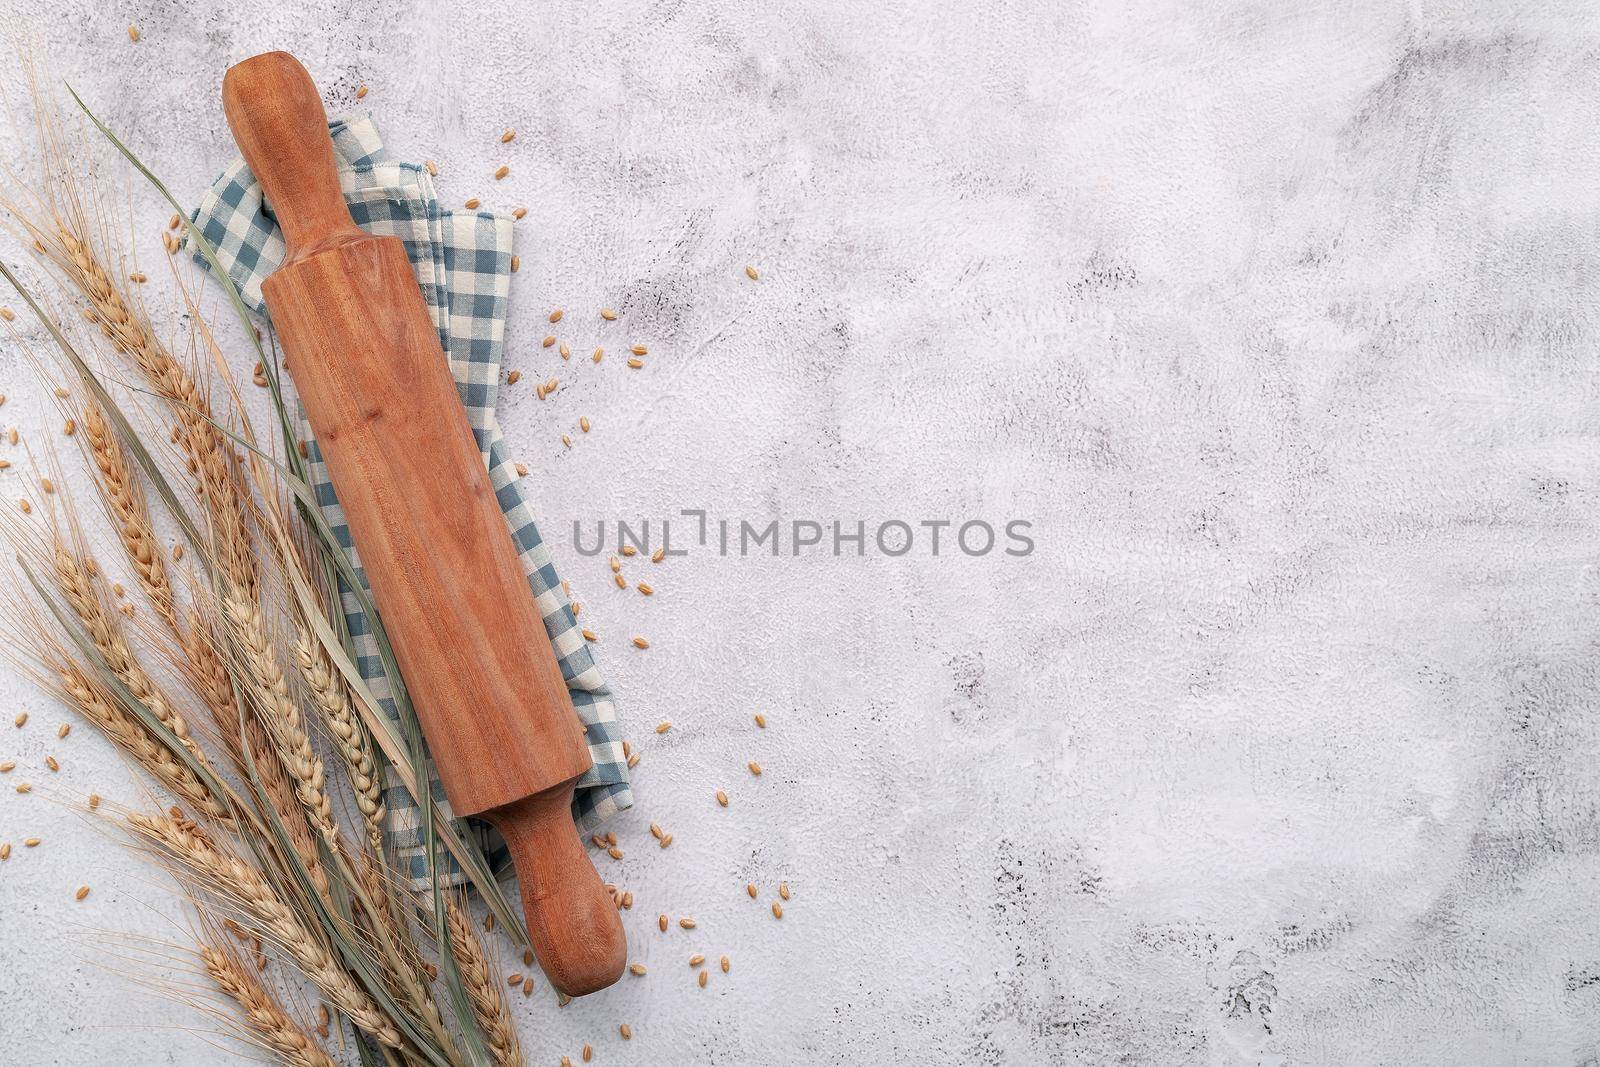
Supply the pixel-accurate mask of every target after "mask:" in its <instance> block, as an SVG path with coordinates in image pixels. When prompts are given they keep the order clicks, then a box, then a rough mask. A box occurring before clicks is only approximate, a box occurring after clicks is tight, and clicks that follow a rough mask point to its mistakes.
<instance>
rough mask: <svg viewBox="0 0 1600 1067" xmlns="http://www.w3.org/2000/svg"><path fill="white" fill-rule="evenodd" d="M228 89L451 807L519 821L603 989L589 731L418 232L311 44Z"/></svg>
mask: <svg viewBox="0 0 1600 1067" xmlns="http://www.w3.org/2000/svg"><path fill="white" fill-rule="evenodd" d="M222 103H223V108H224V110H225V111H226V112H227V116H228V125H229V126H230V127H232V129H233V136H234V139H235V140H236V141H238V143H239V149H240V151H242V152H243V153H244V158H245V162H247V163H249V164H250V169H251V170H252V171H254V172H255V175H256V177H257V178H258V179H260V181H261V187H262V191H263V192H264V193H265V195H266V199H267V203H268V204H269V205H271V208H272V210H273V213H274V214H275V215H276V217H277V220H278V225H279V226H280V227H282V229H283V237H284V241H285V242H286V243H287V244H288V254H287V256H286V257H285V259H284V261H283V265H282V266H280V267H279V268H278V270H277V271H276V272H275V273H274V274H273V275H272V276H271V277H269V278H268V279H267V280H266V284H265V285H263V286H262V290H263V292H264V293H265V295H266V300H267V308H268V310H269V311H270V312H271V313H272V322H273V325H274V326H275V327H276V328H277V330H278V334H279V336H280V337H281V338H282V339H283V346H284V349H285V351H286V353H287V355H288V357H289V359H288V363H289V368H290V374H291V376H292V377H293V378H294V383H295V386H296V388H297V389H298V390H299V393H300V399H301V400H302V401H303V402H304V404H305V407H306V411H307V413H308V414H309V416H310V419H311V427H312V430H313V431H314V432H315V434H316V438H317V444H318V445H319V446H320V447H321V449H322V454H323V455H324V456H325V457H326V458H327V462H328V470H329V472H330V473H331V475H332V477H333V486H334V490H335V492H337V493H338V496H339V503H340V504H341V505H343V507H344V511H345V515H346V516H347V517H348V518H349V522H350V530H351V533H352V534H353V535H354V537H355V543H356V549H357V550H358V551H359V552H360V553H361V562H362V563H363V564H364V565H365V567H366V571H367V577H368V579H369V581H370V582H371V584H372V596H373V599H374V601H375V602H376V603H377V607H378V611H379V613H380V614H381V615H382V617H383V623H384V625H385V627H387V629H388V632H389V636H390V639H391V641H392V643H393V645H394V650H395V656H396V658H397V659H398V660H399V662H400V670H401V673H402V674H403V675H404V676H405V683H406V686H407V688H408V689H409V690H410V693H411V696H412V699H413V702H414V703H415V705H416V709H417V714H418V717H419V718H420V719H421V721H422V729H423V733H424V734H426V735H427V739H428V744H429V746H430V747H431V748H432V750H433V756H434V759H435V760H436V761H437V763H438V765H439V776H440V778H442V779H443V781H444V787H445V792H446V793H447V794H448V796H449V798H450V806H451V807H452V808H453V809H454V810H455V813H456V814H457V815H476V816H478V817H480V818H483V819H487V820H488V821H489V822H491V823H493V824H494V825H495V826H496V827H497V828H498V829H499V830H500V832H501V833H502V834H503V835H505V839H506V842H507V843H508V844H509V845H510V847H511V856H512V859H513V861H514V862H515V863H516V868H517V877H518V880H519V882H520V883H521V886H522V903H523V908H524V909H525V910H526V912H527V917H528V931H529V933H530V934H531V935H532V938H533V948H534V952H535V953H536V954H537V955H538V957H539V962H540V964H541V965H542V966H543V968H544V970H545V973H546V974H548V975H549V977H550V981H551V984H552V985H554V986H555V987H556V988H557V989H558V990H560V991H561V992H563V993H566V994H568V995H569V996H578V995H580V994H583V993H590V992H593V991H594V990H596V989H601V988H603V987H605V986H607V985H610V984H611V983H612V982H614V981H616V980H617V978H618V977H619V976H620V975H621V974H622V968H623V964H624V963H625V962H626V956H627V944H626V942H625V940H624V938H623V933H622V923H621V921H620V920H619V918H618V916H617V909H616V905H615V904H614V903H613V901H612V899H611V897H610V896H609V895H608V894H607V893H606V891H605V887H604V886H603V885H602V884H601V881H600V876H599V874H598V873H596V871H595V869H594V865H593V864H592V863H590V861H589V858H588V856H587V855H586V854H585V852H584V847H583V842H582V841H581V840H580V839H579V836H578V830H577V827H576V826H574V825H573V821H572V788H573V784H574V783H575V782H576V781H577V779H578V778H579V777H580V776H581V775H583V774H584V773H585V772H586V771H588V770H589V767H590V759H589V749H588V746H587V745H586V744H585V743H584V738H583V727H582V724H581V723H580V722H579V720H578V716H577V713H576V711H574V709H573V706H572V698H571V697H570V696H569V695H568V693H567V687H566V685H565V684H563V682H562V679H561V668H560V666H559V665H558V664H557V663H556V657H555V652H554V650H553V649H552V648H551V646H550V641H549V638H548V637H547V636H546V634H545V629H544V621H543V620H542V619H541V618H540V615H539V611H538V608H537V606H536V605H535V603H534V599H533V593H532V592H531V591H530V590H529V588H528V583H527V579H526V578H525V577H524V576H523V572H522V564H521V562H520V560H519V559H518V556H517V550H516V548H515V546H514V545H513V544H512V541H511V533H510V530H509V529H508V528H507V527H506V520H505V516H504V515H502V514H501V511H500V506H499V504H498V503H497V502H496V500H495V493H494V488H493V486H492V485H491V484H490V481H489V474H488V471H487V470H486V469H485V467H484V462H483V456H482V455H481V454H480V453H479V452H478V446H477V444H476V442H475V441H474V440H473V436H472V428H471V426H470V425H469V424H468V423H467V415H466V411H465V410H464V409H463V408H462V406H461V399H460V397H459V395H458V394H457V392H456V383H455V381H454V380H453V379H452V378H451V376H450V368H449V364H448V363H447V361H446V359H445V354H444V351H443V350H442V349H441V348H440V346H439V334H438V331H437V330H436V329H435V328H434V324H433V321H432V320H431V319H430V317H429V315H428V309H427V307H426V306H425V305H424V304H423V300H422V293H421V291H420V290H419V289H418V287H417V280H416V277H415V276H414V275H413V274H412V272H411V264H410V262H409V261H408V260H407V258H406V252H405V248H404V247H403V246H402V245H401V243H400V241H399V239H397V238H394V237H373V236H371V235H370V234H367V233H364V232H363V231H361V230H359V229H357V228H356V225H355V223H354V222H353V221H351V218H350V212H349V209H348V208H346V206H345V202H344V196H343V194H342V193H341V192H340V190H339V175H338V173H337V172H336V171H335V169H334V162H333V142H332V140H331V139H330V138H329V136H328V120H327V116H326V114H325V113H324V112H323V110H322V101H321V99H320V97H319V96H318V95H317V87H316V85H315V84H313V83H312V81H311V77H310V75H308V74H307V73H306V70H305V68H304V67H302V66H301V65H300V64H299V63H298V62H297V61H296V60H295V58H294V57H293V56H291V55H289V54H288V53H287V52H268V53H266V54H265V55H259V56H256V57H254V58H252V59H247V60H245V61H244V62H243V63H240V64H238V65H237V66H235V67H232V68H231V69H229V71H228V73H227V76H226V77H225V78H224V79H223V82H222Z"/></svg>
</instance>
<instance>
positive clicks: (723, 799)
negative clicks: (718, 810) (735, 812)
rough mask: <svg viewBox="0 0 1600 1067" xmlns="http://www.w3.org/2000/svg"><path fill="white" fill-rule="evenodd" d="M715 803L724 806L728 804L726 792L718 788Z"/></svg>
mask: <svg viewBox="0 0 1600 1067" xmlns="http://www.w3.org/2000/svg"><path fill="white" fill-rule="evenodd" d="M717 803H718V804H720V805H721V806H722V807H724V808H725V807H727V806H728V794H727V793H724V792H723V791H722V790H720V789H719V790H717Z"/></svg>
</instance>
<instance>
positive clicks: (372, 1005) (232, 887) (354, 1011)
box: [127, 812, 404, 1048]
mask: <svg viewBox="0 0 1600 1067" xmlns="http://www.w3.org/2000/svg"><path fill="white" fill-rule="evenodd" d="M127 820H128V824H129V825H130V826H131V827H132V828H133V830H134V831H135V832H136V833H137V834H139V835H140V836H142V837H143V838H145V839H146V840H148V841H150V842H151V843H153V844H156V845H158V846H160V848H161V849H162V850H163V851H164V852H165V853H167V855H169V856H171V857H172V858H173V859H175V860H177V861H178V863H180V864H181V865H182V866H183V867H185V868H187V869H188V871H189V872H190V874H191V875H192V876H193V878H192V880H193V881H194V882H196V883H197V884H198V885H199V886H200V887H201V888H204V889H206V890H208V891H210V892H213V893H215V894H217V895H218V896H219V897H220V898H221V899H223V900H225V901H227V902H229V903H232V904H234V905H236V906H237V907H238V908H239V909H240V911H241V912H242V913H243V914H246V915H248V916H249V917H250V919H251V921H252V924H253V925H256V926H258V927H259V928H260V930H261V933H262V934H263V935H265V936H267V937H269V938H270V939H271V940H272V941H274V942H275V943H276V944H277V945H278V946H279V947H281V948H282V949H283V951H284V952H286V953H287V954H288V955H289V957H290V958H291V959H293V960H294V962H295V964H296V966H298V967H299V968H300V971H301V972H302V973H303V974H304V975H305V976H306V977H307V978H308V979H310V980H311V982H312V984H314V985H315V986H316V987H317V988H318V989H320V990H321V991H322V994H323V995H324V996H325V997H327V998H328V1000H329V1001H331V1002H332V1003H333V1004H334V1005H336V1006H337V1007H338V1008H339V1010H340V1011H342V1012H344V1013H345V1014H346V1015H348V1016H349V1017H350V1021H351V1022H353V1023H355V1025H356V1026H357V1027H358V1028H359V1029H361V1030H362V1031H364V1032H366V1033H368V1034H371V1035H372V1038H373V1040H375V1041H377V1042H378V1043H379V1044H382V1045H387V1046H388V1047H390V1048H400V1047H401V1046H402V1044H403V1042H404V1039H403V1037H402V1036H401V1034H400V1031H399V1029H398V1028H397V1027H396V1026H395V1024H394V1021H393V1020H392V1019H390V1018H389V1016H388V1015H387V1014H385V1012H384V1011H383V1009H382V1008H380V1007H379V1006H378V1005H377V1003H376V1002H375V1001H373V999H372V998H371V997H370V996H368V995H367V993H366V991H365V990H363V989H362V988H361V987H360V986H359V985H357V984H356V982H355V981H354V979H352V978H351V977H350V975H349V974H348V973H346V972H345V970H344V969H343V968H342V967H340V966H339V965H338V963H337V962H335V960H334V957H333V953H332V952H331V951H330V949H329V948H328V946H327V944H326V943H325V942H324V941H323V940H322V939H321V938H320V937H316V936H313V934H312V932H311V930H310V929H309V928H308V927H307V926H306V925H304V924H303V923H302V922H301V921H300V919H299V918H298V917H297V916H296V915H295V912H294V909H292V908H290V907H289V905H287V904H285V903H284V902H283V900H282V898H280V897H279V896H278V894H277V892H276V891H275V890H274V889H273V888H272V885H271V883H269V882H268V881H267V879H266V877H265V876H264V875H263V874H262V873H261V872H260V871H258V870H257V869H256V868H254V867H252V866H251V865H250V864H248V863H246V862H244V861H243V860H241V859H239V858H238V857H237V856H233V855H231V854H230V853H228V852H225V851H223V850H222V849H221V848H219V847H218V846H217V845H216V844H215V843H214V842H212V841H211V840H210V839H208V838H205V837H202V836H199V835H197V834H194V833H191V832H189V831H188V830H186V829H184V828H183V827H182V826H180V825H179V824H178V823H177V822H176V821H175V820H173V819H172V818H170V817H168V816H165V815H146V814H144V813H142V812H133V813H130V814H129V815H128V816H127Z"/></svg>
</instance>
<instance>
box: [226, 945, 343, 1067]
mask: <svg viewBox="0 0 1600 1067" xmlns="http://www.w3.org/2000/svg"><path fill="white" fill-rule="evenodd" d="M200 962H201V964H202V965H203V966H204V967H205V969H206V974H208V975H210V976H211V980H212V981H213V982H215V983H217V987H218V988H219V989H221V990H222V991H223V992H224V993H226V994H227V995H228V996H229V997H230V998H232V999H233V1000H234V1002H235V1003H237V1004H238V1005H239V1007H240V1008H242V1009H243V1010H244V1017H245V1022H246V1024H247V1025H248V1026H249V1028H250V1033H251V1035H252V1036H253V1038H254V1039H255V1040H256V1041H258V1042H259V1043H260V1044H261V1045H262V1046H263V1047H264V1048H266V1049H268V1050H269V1051H271V1052H274V1053H276V1054H277V1056H278V1058H279V1059H281V1060H282V1061H283V1062H284V1063H287V1064H290V1065H291V1067H334V1062H333V1060H331V1059H329V1058H328V1054H327V1053H326V1052H323V1051H322V1047H321V1046H320V1045H318V1044H317V1043H316V1042H315V1041H313V1040H312V1038H311V1035H310V1034H308V1033H306V1032H305V1030H303V1029H301V1028H300V1026H299V1024H297V1023H296V1022H295V1021H294V1019H292V1018H291V1017H290V1016H289V1013H288V1012H287V1011H284V1009H283V1005H282V1004H280V1003H279V1002H278V998H277V997H276V996H275V995H274V994H273V993H272V991H271V990H270V989H268V988H267V987H266V986H265V985H264V984H263V983H262V982H261V980H260V979H258V978H257V977H256V974H255V971H253V970H252V969H250V968H249V967H246V966H245V965H244V964H243V963H241V962H240V961H239V958H238V956H237V955H236V954H235V953H233V952H231V951H229V950H227V949H225V948H219V947H216V946H214V945H201V946H200Z"/></svg>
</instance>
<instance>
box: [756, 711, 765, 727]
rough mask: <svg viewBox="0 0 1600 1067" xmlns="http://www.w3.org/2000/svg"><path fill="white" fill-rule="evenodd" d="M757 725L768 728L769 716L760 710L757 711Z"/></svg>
mask: <svg viewBox="0 0 1600 1067" xmlns="http://www.w3.org/2000/svg"><path fill="white" fill-rule="evenodd" d="M756 725H757V726H759V727H761V728H762V729H763V730H765V729H766V728H767V717H766V716H765V715H763V714H761V713H760V712H756Z"/></svg>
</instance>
